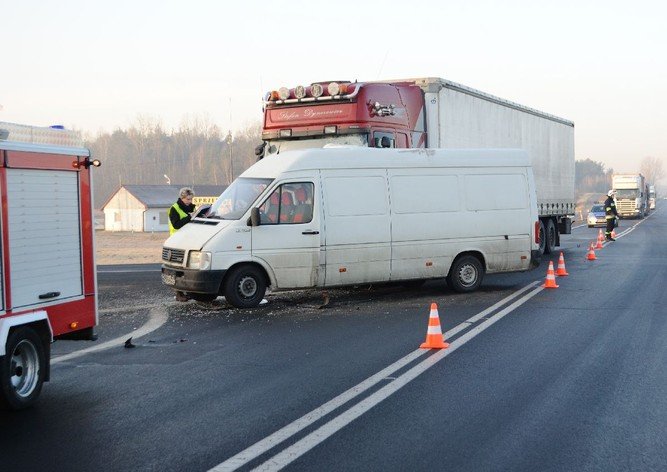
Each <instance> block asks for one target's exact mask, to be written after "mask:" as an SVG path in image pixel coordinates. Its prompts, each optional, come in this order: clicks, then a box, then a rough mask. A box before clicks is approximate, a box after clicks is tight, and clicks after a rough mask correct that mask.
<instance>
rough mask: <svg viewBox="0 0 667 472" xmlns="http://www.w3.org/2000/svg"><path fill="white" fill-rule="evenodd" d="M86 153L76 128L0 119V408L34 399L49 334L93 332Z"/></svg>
mask: <svg viewBox="0 0 667 472" xmlns="http://www.w3.org/2000/svg"><path fill="white" fill-rule="evenodd" d="M97 165H99V161H92V160H91V159H90V152H89V151H88V149H85V148H84V147H83V142H82V140H81V138H80V137H79V135H78V133H74V132H71V131H66V130H63V129H53V128H42V127H34V126H25V125H17V124H13V123H1V122H0V194H1V195H2V209H1V210H0V226H1V227H2V240H1V241H0V254H1V256H2V264H0V408H5V409H12V410H18V409H22V408H26V407H28V406H30V405H32V404H33V403H34V402H35V401H36V400H37V397H38V396H39V393H40V391H41V389H42V384H43V382H45V381H47V380H49V377H50V359H49V358H50V350H51V348H50V345H51V342H52V341H53V340H54V339H94V337H95V335H94V333H93V327H94V326H95V325H96V324H97V279H96V272H95V259H94V255H95V251H94V246H93V231H94V229H93V201H92V192H91V185H92V173H91V170H90V167H91V166H97Z"/></svg>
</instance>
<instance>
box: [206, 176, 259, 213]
mask: <svg viewBox="0 0 667 472" xmlns="http://www.w3.org/2000/svg"><path fill="white" fill-rule="evenodd" d="M271 181H272V179H243V178H239V179H236V180H235V181H234V182H232V184H231V185H230V186H229V187H227V188H226V189H225V191H224V192H222V195H220V196H219V197H218V199H217V200H216V201H215V203H214V204H213V206H212V207H211V210H210V211H209V213H208V217H209V218H219V219H221V220H238V219H239V218H241V217H242V216H243V215H244V214H245V213H246V212H247V211H248V208H250V205H252V204H253V203H254V202H255V200H257V197H259V195H260V194H261V193H262V192H263V191H264V189H265V188H266V187H267V186H268V185H269V184H270V183H271Z"/></svg>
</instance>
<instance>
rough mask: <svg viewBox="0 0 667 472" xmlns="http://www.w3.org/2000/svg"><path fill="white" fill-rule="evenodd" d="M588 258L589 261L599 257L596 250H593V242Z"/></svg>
mask: <svg viewBox="0 0 667 472" xmlns="http://www.w3.org/2000/svg"><path fill="white" fill-rule="evenodd" d="M586 259H588V260H589V261H594V260H596V259H597V257H595V251H594V250H593V243H591V247H590V248H588V255H587V256H586Z"/></svg>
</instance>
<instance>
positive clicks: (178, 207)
mask: <svg viewBox="0 0 667 472" xmlns="http://www.w3.org/2000/svg"><path fill="white" fill-rule="evenodd" d="M171 208H173V209H174V210H176V213H178V216H180V219H181V220H182V219H183V218H185V217H186V216H188V214H187V213H186V212H184V211H183V210H182V209H181V207H180V206H178V202H176V203H174V204H173V205H172V206H171ZM169 213H171V210H169ZM169 213H167V220H168V221H169V236H171V235H172V234H174V233H175V232H176V231H178V230H177V229H176V228H174V226H173V225H172V224H171V218H169Z"/></svg>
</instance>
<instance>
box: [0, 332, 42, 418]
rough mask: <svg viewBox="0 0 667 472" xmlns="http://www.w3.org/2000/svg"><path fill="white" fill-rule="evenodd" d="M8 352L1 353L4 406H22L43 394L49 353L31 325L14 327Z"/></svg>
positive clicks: (0, 397)
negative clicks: (45, 350)
mask: <svg viewBox="0 0 667 472" xmlns="http://www.w3.org/2000/svg"><path fill="white" fill-rule="evenodd" d="M5 352H6V354H5V356H3V357H0V393H1V395H0V406H2V407H4V408H8V409H10V410H20V409H22V408H27V407H29V406H30V405H32V404H33V403H34V402H35V401H36V400H37V397H38V396H39V392H40V391H41V390H42V384H43V383H44V373H45V372H46V356H45V352H44V346H43V345H42V340H41V339H40V337H39V335H38V334H37V333H36V332H35V330H33V329H32V328H29V327H25V326H24V327H20V328H17V329H16V330H14V331H12V332H11V334H10V335H9V337H8V338H7V345H6V351H5Z"/></svg>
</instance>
